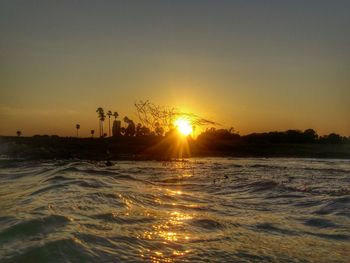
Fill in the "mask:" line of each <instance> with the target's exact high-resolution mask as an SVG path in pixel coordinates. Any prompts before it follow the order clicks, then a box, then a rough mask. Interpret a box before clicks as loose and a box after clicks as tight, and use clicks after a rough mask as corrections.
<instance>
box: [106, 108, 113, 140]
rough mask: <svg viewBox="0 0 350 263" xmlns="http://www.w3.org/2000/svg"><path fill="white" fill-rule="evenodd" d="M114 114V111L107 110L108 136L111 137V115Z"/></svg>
mask: <svg viewBox="0 0 350 263" xmlns="http://www.w3.org/2000/svg"><path fill="white" fill-rule="evenodd" d="M112 115H113V113H112V111H110V110H109V111H108V112H107V116H108V136H109V137H111V116H112Z"/></svg>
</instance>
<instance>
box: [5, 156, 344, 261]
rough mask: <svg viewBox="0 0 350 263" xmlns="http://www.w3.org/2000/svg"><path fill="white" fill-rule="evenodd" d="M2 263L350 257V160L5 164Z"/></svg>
mask: <svg viewBox="0 0 350 263" xmlns="http://www.w3.org/2000/svg"><path fill="white" fill-rule="evenodd" d="M0 262H350V160H329V159H322V160H321V159H282V158H271V159H258V158H245V159H240V158H203V159H201V158H199V159H188V160H185V161H174V162H156V161H142V162H135V161H116V162H113V165H112V166H106V165H105V164H104V163H103V162H91V161H80V160H75V161H18V160H17V161H16V160H9V159H2V160H0Z"/></svg>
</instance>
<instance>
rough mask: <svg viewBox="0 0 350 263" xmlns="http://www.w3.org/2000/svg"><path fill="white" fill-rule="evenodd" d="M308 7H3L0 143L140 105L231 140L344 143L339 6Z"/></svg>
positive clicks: (130, 111)
mask: <svg viewBox="0 0 350 263" xmlns="http://www.w3.org/2000/svg"><path fill="white" fill-rule="evenodd" d="M311 2H312V1H311ZM315 3H316V4H315ZM315 3H314V4H312V3H304V2H302V1H299V2H298V3H296V2H295V1H283V3H279V1H275V2H274V1H272V2H269V3H266V4H262V2H261V1H249V3H247V1H220V2H216V1H201V2H200V4H199V2H198V1H186V2H167V1H147V3H146V2H145V3H143V2H141V3H138V4H135V3H131V2H116V1H111V2H109V1H106V2H104V3H103V4H100V3H98V2H90V1H86V2H84V4H82V3H80V4H79V3H77V2H71V1H67V2H65V1H59V2H56V3H50V4H48V3H45V2H43V3H42V4H40V5H38V4H35V2H26V3H25V4H23V3H19V2H17V1H3V2H1V3H0V30H1V32H2V37H1V41H0V123H1V125H0V135H15V132H16V131H17V130H21V131H22V133H23V135H28V136H30V135H34V134H58V135H65V136H74V135H75V124H76V123H80V125H81V135H82V136H88V135H89V133H90V130H91V129H95V130H96V131H98V120H97V115H96V113H95V110H96V108H97V107H99V106H101V107H103V108H104V109H105V110H112V111H118V112H119V113H120V115H121V117H123V116H125V115H127V116H129V117H130V118H133V119H135V120H136V115H135V109H134V106H133V104H134V102H135V101H137V100H140V99H141V100H147V99H149V100H151V101H153V102H154V103H157V104H160V105H169V106H176V107H178V108H179V109H181V110H183V111H190V112H194V113H196V114H198V115H201V116H202V117H205V118H208V119H212V120H215V121H217V122H220V123H221V124H222V125H223V126H222V127H227V128H228V127H231V126H233V127H235V129H236V130H238V131H239V132H240V133H241V134H247V133H250V132H262V131H271V130H286V129H301V130H304V129H307V128H314V129H315V130H316V131H317V132H318V133H319V134H325V133H330V132H337V133H340V134H343V135H350V121H349V112H350V106H349V105H350V104H349V98H350V88H349V87H350V77H349V76H350V75H349V71H350V64H349V61H350V52H348V47H349V43H350V36H349V33H348V32H350V18H349V17H350V16H349V12H350V4H349V2H348V1H332V2H329V1H317V2H315Z"/></svg>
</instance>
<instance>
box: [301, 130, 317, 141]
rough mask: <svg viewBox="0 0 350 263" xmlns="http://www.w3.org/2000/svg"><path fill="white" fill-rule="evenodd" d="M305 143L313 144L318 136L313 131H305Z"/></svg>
mask: <svg viewBox="0 0 350 263" xmlns="http://www.w3.org/2000/svg"><path fill="white" fill-rule="evenodd" d="M304 139H305V142H308V143H314V142H316V141H317V139H318V135H317V133H316V132H315V130H313V129H307V130H305V131H304Z"/></svg>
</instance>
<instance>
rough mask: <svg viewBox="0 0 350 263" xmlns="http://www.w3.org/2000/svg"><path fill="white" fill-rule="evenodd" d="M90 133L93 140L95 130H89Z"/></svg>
mask: <svg viewBox="0 0 350 263" xmlns="http://www.w3.org/2000/svg"><path fill="white" fill-rule="evenodd" d="M90 133H91V138H94V134H95V130H91V131H90Z"/></svg>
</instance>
